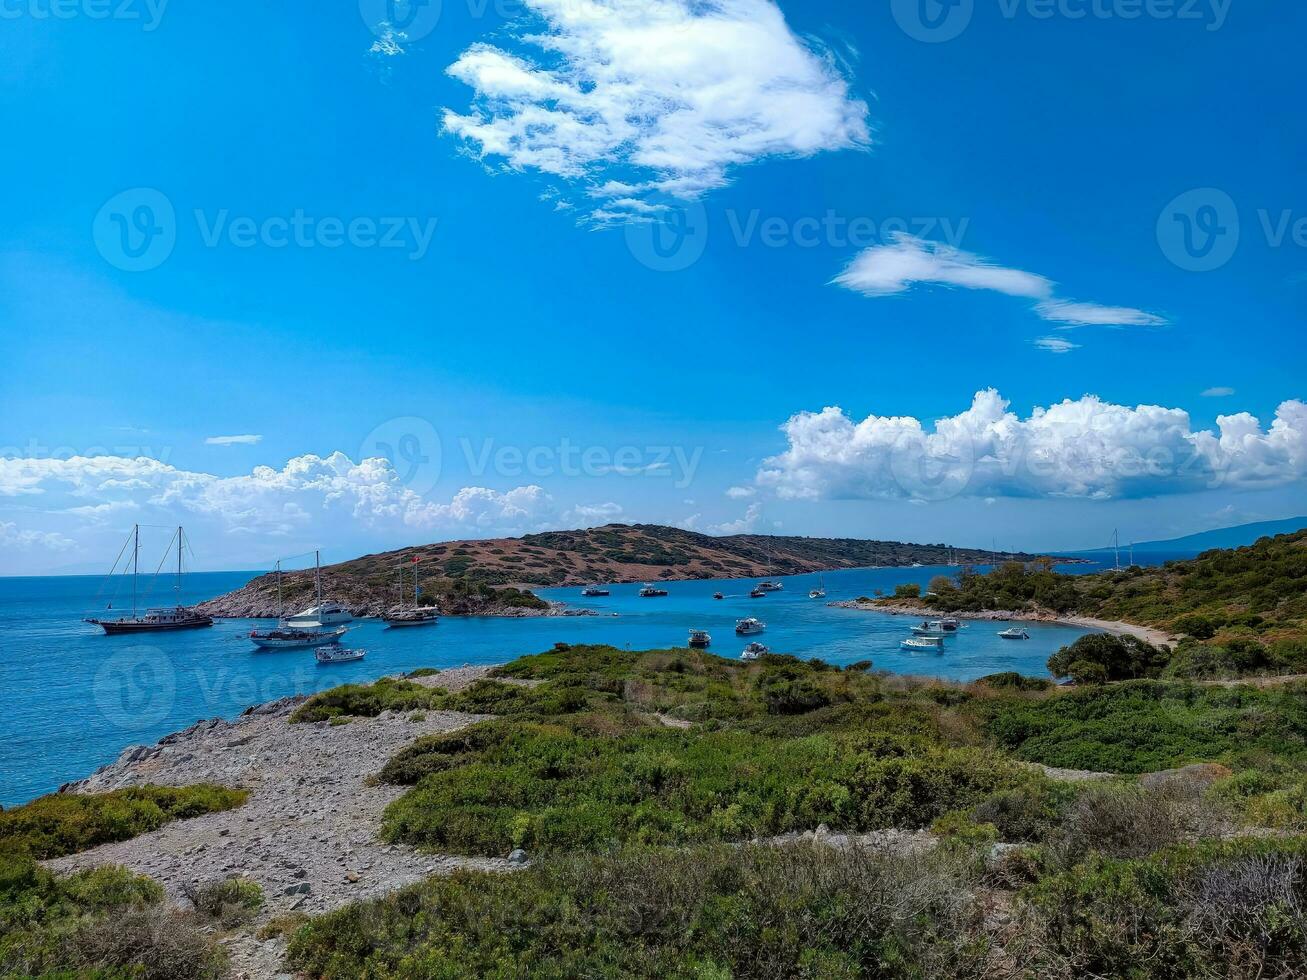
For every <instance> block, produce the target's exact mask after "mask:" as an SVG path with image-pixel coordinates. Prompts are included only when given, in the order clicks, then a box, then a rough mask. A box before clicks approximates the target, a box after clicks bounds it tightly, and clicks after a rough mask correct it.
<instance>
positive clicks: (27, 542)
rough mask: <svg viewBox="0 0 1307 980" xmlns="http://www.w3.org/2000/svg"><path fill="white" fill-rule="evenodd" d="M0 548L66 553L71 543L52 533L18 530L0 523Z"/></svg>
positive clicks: (4, 522) (12, 525)
mask: <svg viewBox="0 0 1307 980" xmlns="http://www.w3.org/2000/svg"><path fill="white" fill-rule="evenodd" d="M0 546H3V547H5V548H20V549H22V550H23V551H30V550H35V549H44V550H46V551H67V550H68V549H69V548H71V547H73V542H72V541H71V540H70V539H69V538H66V537H64V536H63V535H62V534H59V533H57V532H54V531H31V530H20V529H19V528H18V525H16V524H13V523H11V522H9V521H0Z"/></svg>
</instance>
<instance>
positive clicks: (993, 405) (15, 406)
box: [0, 0, 1307, 574]
mask: <svg viewBox="0 0 1307 980" xmlns="http://www.w3.org/2000/svg"><path fill="white" fill-rule="evenodd" d="M921 2H922V3H924V4H925V7H924V8H921V7H918V6H917V4H916V2H915V0H914V2H913V3H907V2H899V0H894V2H892V3H891V2H888V0H887V2H883V3H873V4H863V5H847V4H836V3H826V2H807V3H802V4H800V3H795V2H791V0H782V2H780V3H779V5H777V4H775V3H772V2H770V0H721V2H714V3H695V4H690V5H687V4H685V3H682V2H680V0H605V2H602V3H596V2H595V0H527V2H521V0H515V2H512V3H509V2H507V0H500V2H499V3H498V4H496V3H483V2H481V0H444V3H443V4H442V5H440V9H439V16H438V17H432V10H433V8H430V7H428V8H421V9H418V10H416V11H413V10H404V9H400V10H398V11H395V10H392V11H389V12H387V10H386V7H385V4H384V3H375V4H374V3H372V2H371V0H362V3H361V4H360V5H359V7H358V8H356V7H355V6H354V5H341V6H340V8H339V9H338V10H336V11H326V12H324V11H323V10H322V9H321V8H319V7H316V6H315V7H312V8H310V6H309V5H307V4H291V5H274V6H272V7H269V6H268V5H253V4H245V3H234V4H222V5H194V4H190V5H184V4H171V3H162V4H161V3H160V0H155V2H154V5H153V6H151V5H148V4H146V3H145V0H132V2H124V0H115V2H114V5H112V6H109V7H106V6H104V5H102V4H98V3H97V2H96V0H80V2H79V3H77V4H71V5H70V6H66V7H64V8H60V9H61V11H62V14H63V16H59V17H56V16H53V14H52V12H51V8H50V6H49V3H48V0H22V2H15V3H14V4H12V5H10V6H7V7H6V8H5V21H6V23H5V25H4V29H5V40H6V45H5V56H4V58H3V60H2V61H0V75H2V76H3V86H0V123H3V125H4V129H5V132H6V133H7V134H9V136H10V146H11V152H10V153H8V154H6V155H5V156H4V158H3V160H0V168H3V170H4V171H5V174H4V176H5V179H4V181H3V183H2V184H0V195H3V201H0V204H2V205H3V212H4V214H5V215H6V221H5V222H4V224H3V227H0V372H2V373H0V419H2V420H3V423H2V426H3V428H2V431H0V447H5V448H4V449H3V451H2V453H0V455H3V457H4V458H3V459H0V466H3V469H0V542H3V544H4V547H3V548H0V552H2V553H3V556H4V557H3V558H2V559H0V572H3V573H10V574H13V573H23V572H29V571H31V572H39V571H52V570H59V569H72V568H79V569H80V568H96V567H98V566H99V564H101V556H102V555H103V554H104V552H106V551H107V550H109V549H110V548H111V547H116V540H117V538H118V537H119V536H120V534H121V533H122V532H124V531H125V529H126V528H127V527H129V526H130V524H131V523H132V521H133V520H142V521H146V522H150V523H176V522H183V523H186V524H187V525H188V526H190V527H192V528H193V531H192V537H193V540H194V542H195V546H196V549H197V552H199V553H200V561H201V564H202V565H206V566H208V567H224V566H225V567H232V566H238V567H239V566H246V565H250V564H261V563H264V562H266V561H267V560H268V559H269V558H270V557H274V556H276V555H279V554H288V553H292V552H296V551H301V550H303V549H304V548H305V547H312V546H314V545H317V544H321V545H322V546H323V547H324V548H326V549H327V553H328V554H329V556H331V557H338V558H343V557H347V556H348V555H351V554H355V553H359V552H362V551H367V550H372V549H375V548H381V547H386V546H394V545H398V544H402V543H407V542H411V541H413V540H422V539H435V538H445V537H454V536H464V535H486V534H498V533H506V532H521V531H525V530H534V529H537V528H541V527H551V526H573V525H578V524H592V523H603V522H604V521H606V520H608V519H616V520H627V521H656V522H665V523H680V524H683V525H685V526H690V527H694V528H696V529H699V530H706V531H710V532H725V531H730V530H735V529H751V530H759V531H768V530H780V531H782V532H784V533H807V534H842V535H851V536H876V537H891V538H902V539H916V540H930V541H936V540H948V541H953V542H956V543H959V544H971V545H988V544H989V543H990V542H991V541H992V540H994V539H997V540H998V543H999V545H1000V546H1001V547H1025V548H1075V547H1081V546H1098V545H1101V544H1103V543H1104V541H1105V540H1106V539H1107V538H1108V537H1109V536H1110V534H1111V531H1112V529H1113V528H1115V527H1120V528H1121V530H1122V537H1123V538H1129V537H1134V538H1138V539H1147V538H1158V537H1166V536H1170V535H1172V534H1183V533H1188V532H1190V531H1194V530H1199V529H1203V528H1206V527H1212V526H1218V525H1222V524H1229V523H1237V522H1239V521H1242V520H1255V519H1264V518H1273V517H1283V516H1289V515H1290V514H1296V513H1301V512H1302V511H1303V510H1304V507H1305V505H1307V494H1304V484H1303V479H1304V476H1305V475H1307V422H1304V419H1303V415H1304V412H1303V410H1302V409H1301V403H1300V402H1298V401H1297V400H1300V399H1304V398H1307V390H1304V385H1303V381H1302V378H1303V374H1304V370H1303V369H1304V366H1307V356H1305V355H1307V341H1304V335H1303V330H1302V325H1303V319H1304V312H1307V201H1304V200H1303V197H1302V193H1301V191H1302V188H1303V186H1307V183H1305V182H1304V176H1305V175H1304V173H1303V168H1304V163H1303V161H1304V159H1307V153H1305V152H1304V151H1305V150H1307V136H1305V135H1304V130H1303V126H1302V123H1301V106H1302V101H1303V96H1304V94H1305V93H1304V85H1303V82H1302V79H1301V71H1300V64H1299V61H1300V58H1299V57H1298V52H1297V50H1296V49H1297V45H1295V44H1294V43H1293V41H1294V39H1295V38H1300V37H1302V36H1303V34H1304V28H1307V10H1304V9H1301V8H1300V7H1299V6H1297V5H1278V6H1275V7H1272V6H1271V5H1270V4H1266V3H1242V4H1228V5H1227V4H1225V3H1223V2H1218V0H1204V2H1202V3H1189V0H1183V2H1179V0H1178V2H1176V3H1175V4H1168V3H1165V2H1163V0H1155V2H1153V3H1150V4H1147V5H1145V4H1144V3H1142V2H1136V0H1097V3H1095V4H1093V5H1090V4H1089V3H1088V2H1087V0H1086V2H1084V3H1081V2H1079V0H1057V2H1056V3H1046V2H1043V0H1021V2H1017V0H971V2H967V0H961V2H960V3H958V4H957V5H956V6H955V7H950V8H943V7H940V6H938V4H937V2H936V0H921ZM923 9H924V11H925V13H926V15H927V18H928V19H929V18H931V17H938V18H940V20H939V23H940V24H942V25H943V27H942V28H941V29H939V30H936V31H935V32H934V33H933V34H932V33H931V29H930V28H928V27H927V26H926V24H927V23H928V21H923V20H921V19H920V18H921V11H922V10H923ZM105 10H108V11H109V12H110V13H112V14H113V16H109V17H101V16H99V14H100V13H101V12H103V11H105ZM1140 11H1142V13H1141V14H1140V15H1139V16H1132V15H1133V14H1136V13H1138V12H1140ZM1078 13H1083V14H1084V16H1076V15H1077V14H1078ZM1168 13H1169V15H1166V16H1164V14H1168ZM596 14H602V15H603V16H602V17H596V16H595V15H596ZM410 15H411V16H412V18H413V20H412V24H411V26H410V29H409V31H408V32H407V33H408V35H409V36H408V37H404V36H402V35H403V33H404V32H402V31H400V30H399V29H398V28H392V29H390V30H387V29H386V27H385V26H384V25H383V24H382V21H383V20H384V19H385V18H386V17H390V18H391V19H392V20H395V21H396V22H399V21H401V20H402V19H403V18H406V17H409V16H410ZM929 22H932V23H933V21H929ZM596 25H598V26H596ZM953 33H956V36H955V37H949V38H947V39H945V37H944V35H951V34H953ZM531 35H537V36H539V37H543V38H544V39H546V41H547V45H546V46H542V45H540V44H538V43H533V42H532V41H531V40H530V39H529V36H531ZM923 37H924V38H926V39H925V40H923V39H922V38H923ZM388 52H389V53H388ZM451 66H455V67H453V69H452V70H451ZM559 92H562V93H563V95H562V96H561V101H560V96H559ZM669 93H671V94H672V95H674V96H675V97H676V98H681V97H684V98H685V99H686V100H687V102H688V104H689V105H690V107H691V110H692V111H685V109H684V107H683V106H675V105H673V106H672V107H671V108H669V107H668V103H669V101H674V100H669V99H668V95H669ZM568 99H571V100H572V103H573V107H572V109H571V110H569V111H566V112H562V111H561V110H560V105H564V104H565V103H566V101H567V100H568ZM696 100H698V101H696ZM576 105H582V106H583V108H580V109H578V108H575V106H576ZM560 112H561V114H560ZM633 112H638V113H639V114H640V115H641V121H639V122H637V123H634V124H631V131H629V132H628V131H626V129H625V128H624V127H625V126H626V125H627V123H628V121H629V116H630V115H631V114H632V113H633ZM533 113H536V114H539V113H544V114H545V115H547V116H549V117H550V118H551V119H552V120H553V121H554V122H555V123H557V122H558V121H559V120H560V119H561V120H563V121H564V123H565V125H564V126H561V127H559V126H556V127H555V129H553V130H551V131H548V132H546V135H544V136H542V135H541V133H540V130H539V128H538V127H537V128H536V129H534V130H533V129H532V128H531V127H530V126H527V125H526V122H525V121H526V120H527V119H528V118H532V114H533ZM460 120H461V122H460ZM614 120H616V124H614ZM723 120H726V121H725V123H723ZM499 137H504V138H506V139H510V140H511V141H512V143H511V145H512V147H513V149H512V151H511V153H510V154H508V155H506V154H505V153H503V152H499V150H500V149H503V147H499V148H496V147H495V146H493V145H491V144H490V143H488V142H487V141H488V140H493V139H495V138H499ZM560 160H561V163H560ZM614 183H620V184H624V185H626V187H627V190H626V191H623V192H621V193H617V192H614V191H612V189H611V187H609V189H608V190H607V191H605V190H604V187H605V185H612V184H614ZM1194 191H1198V192H1199V193H1198V194H1197V195H1196V196H1195V195H1194V194H1192V193H1191V192H1194ZM143 205H145V206H148V208H149V210H148V211H145V212H142V211H141V210H140V209H141V207H142V206H143ZM169 210H170V211H171V218H169V217H168V214H167V212H168V211H169ZM297 216H299V217H298V219H297ZM139 218H149V219H150V220H148V221H145V224H144V225H142V226H140V227H144V228H146V229H147V230H149V229H154V228H162V229H164V234H163V235H162V237H157V236H156V237H154V238H151V239H150V241H151V243H155V244H152V245H151V247H152V248H155V249H156V251H155V252H148V251H147V252H145V253H143V255H142V256H141V257H139V258H133V257H132V256H131V255H129V254H128V253H127V252H124V251H123V250H122V247H121V243H122V242H123V241H125V240H126V239H123V238H122V237H121V235H122V233H123V229H124V223H125V224H126V232H127V233H128V234H129V236H130V235H136V234H137V231H136V230H135V229H136V225H134V222H136V221H137V220H138V219H139ZM296 220H299V221H300V222H301V224H302V225H303V226H304V228H305V229H307V230H305V231H304V232H303V234H302V236H301V238H300V240H299V243H297V242H296V241H295V239H294V237H293V233H292V232H291V231H290V230H289V228H290V226H291V224H292V223H294V222H295V221H296ZM1186 221H1187V222H1189V223H1190V224H1191V225H1192V226H1193V229H1194V230H1193V232H1192V234H1193V235H1197V236H1199V238H1192V237H1191V239H1190V241H1189V242H1188V243H1187V246H1186V243H1185V242H1184V240H1183V238H1182V237H1181V236H1182V235H1183V231H1184V223H1185V222H1186ZM160 222H162V224H160ZM324 222H325V224H324ZM332 222H339V226H340V228H333V227H332ZM351 222H353V228H354V233H353V234H352V235H351V236H350V239H351V240H349V241H345V242H343V243H341V244H337V245H335V246H332V245H331V244H330V243H331V242H332V241H334V240H335V239H337V238H343V237H345V235H344V233H343V231H342V230H341V229H344V228H345V227H346V226H348V225H349V224H350V223H351ZM1235 225H1237V245H1236V243H1235V233H1234V227H1235ZM678 227H679V228H689V229H690V234H689V235H688V236H685V237H683V238H676V237H675V236H674V235H673V231H674V229H675V228H678ZM1212 229H1217V231H1216V233H1215V234H1212V231H1211V230H1212ZM654 235H659V236H662V237H661V238H660V239H659V241H660V242H662V244H663V245H664V246H666V245H667V243H668V242H671V243H673V244H676V243H679V244H680V245H681V250H680V251H676V250H674V249H673V251H672V254H671V256H670V258H668V257H665V256H664V257H659V255H660V253H658V252H655V251H653V250H652V249H651V243H652V242H653V241H654V239H653V236H654ZM669 236H671V237H669ZM1209 236H1210V239H1211V245H1212V247H1211V248H1210V249H1206V250H1204V249H1203V248H1202V247H1198V246H1201V245H1203V244H1207V242H1206V241H1202V240H1200V239H1205V238H1207V237H1209ZM137 237H138V240H139V241H140V242H143V241H145V239H143V238H140V237H139V235H138V236H137ZM383 239H384V240H385V242H386V244H385V245H384V246H383V245H382V241H383ZM687 243H688V244H687ZM169 245H170V251H167V250H166V249H167V246H169ZM392 246H393V247H392ZM159 248H163V249H165V254H163V255H162V257H161V256H160V253H159V252H158V251H157V250H158V249H159ZM651 257H652V258H651ZM137 266H140V267H139V268H138V267H137ZM651 266H654V267H651ZM662 266H672V267H675V268H663V267H662ZM679 266H684V267H683V268H682V267H679ZM1084 321H1095V322H1093V323H1086V322H1084ZM1098 321H1107V322H1098ZM989 389H994V390H995V391H997V392H998V393H999V394H1000V395H1001V399H1002V400H1001V401H1000V400H998V399H997V398H995V397H994V396H989V395H984V396H982V398H981V401H980V402H977V405H979V406H980V408H979V409H973V400H974V399H976V396H977V393H983V392H986V391H988V390H989ZM1226 391H1228V392H1229V393H1222V392H1226ZM1205 393H1206V394H1205ZM1087 396H1089V397H1088V400H1086V397H1087ZM1067 399H1070V400H1072V402H1073V403H1074V404H1073V405H1072V406H1071V407H1070V408H1067V409H1064V410H1063V411H1062V412H1061V414H1059V413H1057V412H1056V411H1055V412H1053V413H1051V415H1050V414H1049V413H1045V412H1043V411H1042V410H1043V409H1045V408H1049V407H1051V406H1057V405H1059V404H1060V403H1062V402H1064V400H1067ZM1004 402H1005V403H1006V407H1004ZM1286 403H1287V404H1288V406H1289V407H1288V409H1287V410H1286V409H1284V408H1282V407H1281V406H1283V405H1285V404H1286ZM1295 405H1296V406H1297V408H1295V407H1294V406H1295ZM828 406H838V407H839V408H840V409H842V410H843V411H842V413H841V414H839V415H836V414H834V413H827V414H826V415H824V416H823V415H820V414H813V415H804V414H802V413H822V410H823V409H825V408H827V407H828ZM1139 406H1156V407H1158V408H1157V410H1156V411H1153V410H1149V411H1143V412H1141V411H1136V409H1137V408H1138V407H1139ZM969 410H971V411H970V413H969V414H966V415H963V414H962V413H968V411H969ZM1277 411H1278V412H1280V421H1279V423H1275V420H1276V418H1277ZM1008 413H1010V415H1009V414H1008ZM1241 413H1248V414H1249V415H1250V416H1252V417H1253V418H1255V419H1256V420H1257V421H1256V422H1255V423H1253V422H1252V421H1251V420H1250V419H1246V418H1243V416H1242V415H1241ZM1218 416H1226V417H1234V418H1235V421H1234V422H1232V423H1230V424H1229V425H1227V427H1226V428H1225V429H1224V430H1222V429H1218V427H1217V418H1218ZM869 417H873V418H871V419H870V420H869V421H866V420H868V419H869ZM941 418H954V419H955V420H956V421H955V422H954V423H953V424H952V425H951V427H950V426H948V425H946V426H944V427H943V428H942V429H940V430H938V431H937V430H936V429H935V420H937V419H941ZM891 419H915V420H920V425H921V428H920V429H919V430H916V429H913V428H912V427H911V426H910V425H909V426H908V428H907V429H906V430H905V429H904V428H903V425H902V424H901V423H899V422H890V421H887V420H891ZM1207 431H1211V432H1212V433H1214V436H1215V437H1214V438H1213V437H1204V435H1203V433H1204V432H1207ZM1223 432H1224V434H1225V438H1224V439H1221V438H1220V436H1221V435H1222V433H1223ZM949 433H951V435H950V434H949ZM232 436H239V437H249V438H240V439H234V440H233V439H231V438H222V437H232ZM254 437H257V439H256V438H254ZM214 439H217V440H218V441H217V442H216V443H215V442H213V441H212V440H214ZM959 440H961V441H959ZM963 443H965V445H963ZM388 452H389V454H390V456H391V457H393V458H392V463H393V465H389V466H385V465H382V466H376V465H368V464H367V463H366V460H367V459H368V458H369V457H375V456H385V455H386V454H387V453H388ZM337 453H338V454H341V455H339V456H333V454H337ZM573 454H575V455H573ZM585 454H588V455H585ZM138 457H148V458H149V459H150V460H152V461H153V462H149V463H140V462H137V458H138ZM437 457H438V459H437ZM416 458H422V461H421V462H420V463H416V464H415V462H414V460H415V459H416ZM1032 460H1033V461H1034V462H1031V461H1032ZM1104 460H1111V461H1110V462H1106V463H1104V462H1103V461H1104ZM1141 460H1142V461H1143V464H1144V465H1142V469H1141V468H1140V461H1141ZM324 461H325V462H324ZM1041 461H1042V462H1041ZM1095 464H1098V465H1095ZM261 467H265V468H267V469H260V468H261ZM905 474H906V475H905Z"/></svg>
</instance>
